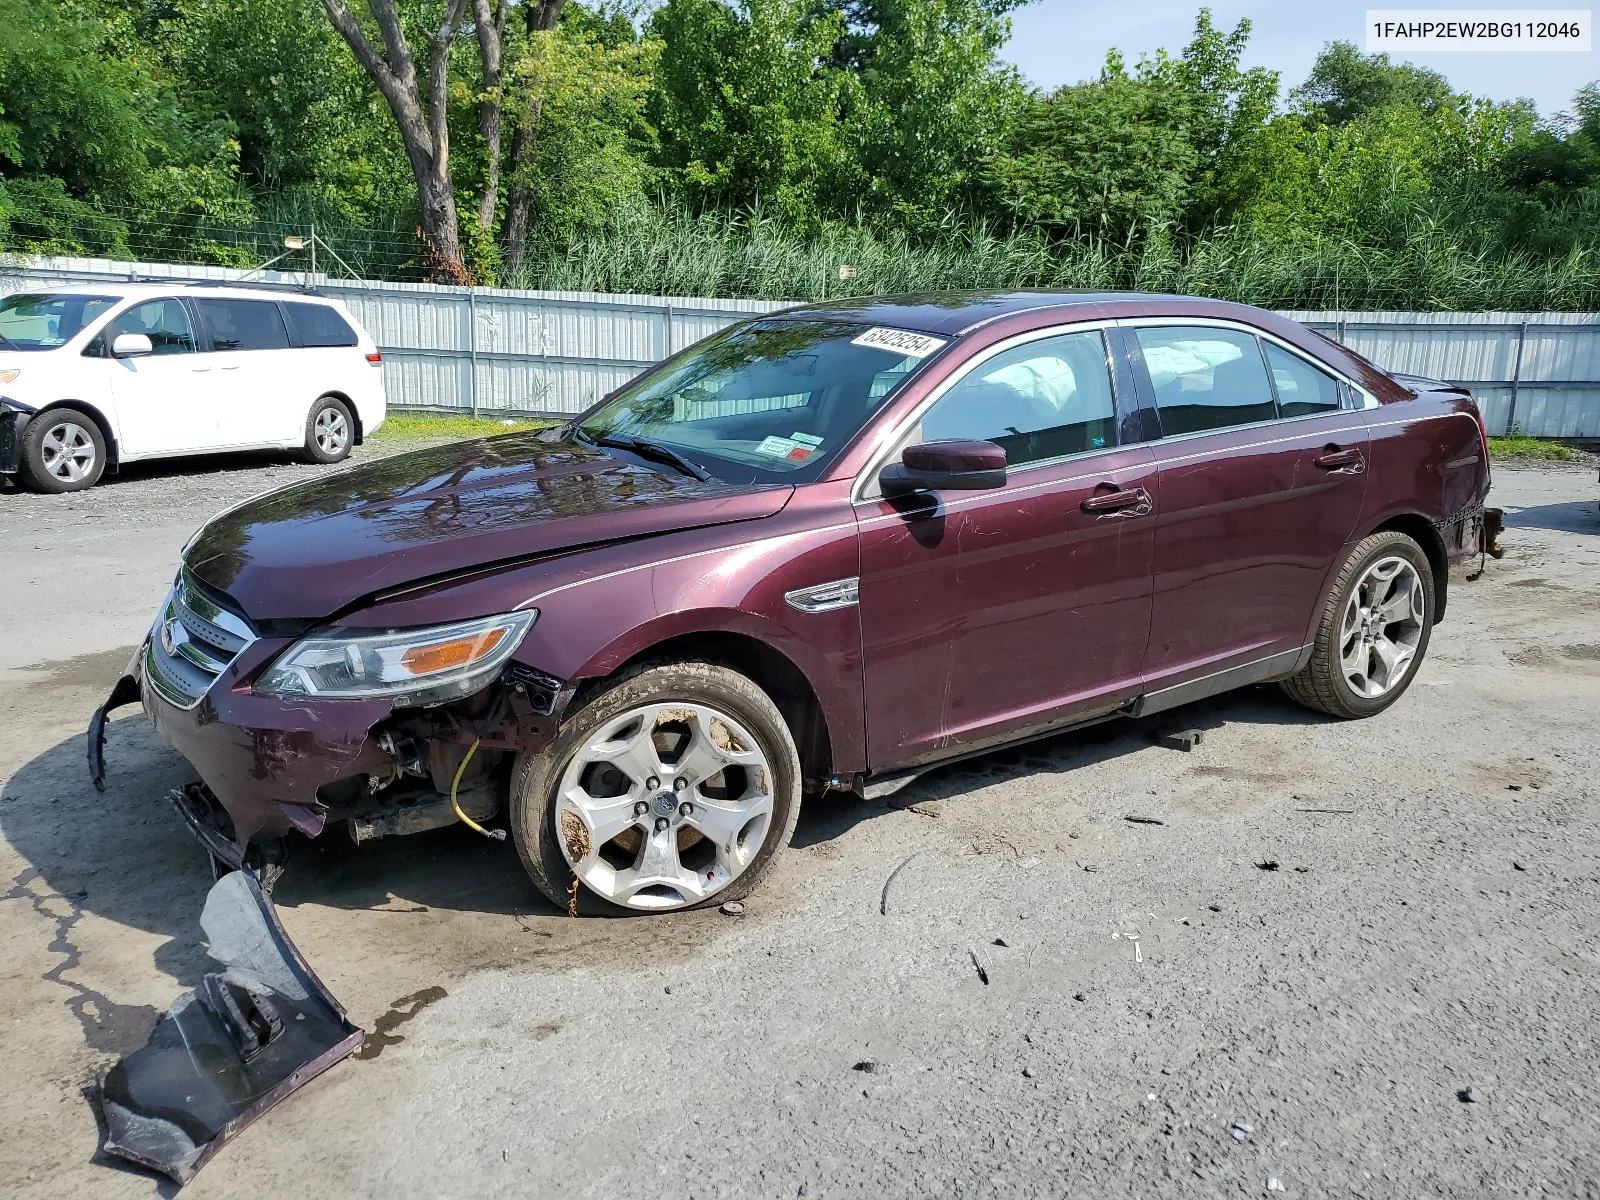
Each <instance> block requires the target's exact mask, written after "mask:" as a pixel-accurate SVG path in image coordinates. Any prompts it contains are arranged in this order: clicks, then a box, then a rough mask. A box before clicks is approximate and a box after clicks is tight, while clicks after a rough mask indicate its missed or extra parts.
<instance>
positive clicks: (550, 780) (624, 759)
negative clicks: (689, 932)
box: [511, 662, 800, 912]
mask: <svg viewBox="0 0 1600 1200" xmlns="http://www.w3.org/2000/svg"><path fill="white" fill-rule="evenodd" d="M799 815H800V758H799V755H798V754H797V752H796V750H795V745H794V739H793V738H792V737H791V736H790V734H789V729H788V726H787V725H785V724H784V720H783V717H782V715H781V714H780V713H779V712H778V709H777V707H776V706H775V705H774V704H773V703H772V701H771V699H769V698H768V696H767V694H766V693H765V692H763V691H762V690H761V689H760V688H759V687H757V686H756V685H755V684H754V683H753V682H751V681H750V680H749V679H747V678H746V677H745V676H743V675H740V674H739V673H738V672H736V671H732V670H729V669H728V668H726V667H719V666H712V665H710V664H709V663H702V662H679V663H666V664H660V665H655V666H646V667H641V668H639V669H637V670H634V671H631V672H629V673H627V674H625V675H623V676H622V677H620V678H618V679H617V680H616V681H615V682H612V683H610V684H609V685H608V686H606V687H605V688H604V690H602V691H600V692H599V693H598V694H596V695H594V696H592V697H591V698H590V699H589V700H588V701H587V702H586V703H584V704H583V705H582V706H581V707H580V708H579V709H578V710H577V711H576V712H574V713H572V714H571V715H570V716H568V717H567V719H566V720H565V721H564V722H563V723H562V727H561V731H560V733H559V734H558V735H557V736H556V739H555V741H554V742H553V743H552V744H551V745H550V747H549V748H548V749H547V750H546V751H544V752H543V753H540V754H523V755H521V756H520V757H519V758H518V760H517V764H516V769H515V771H514V773H513V775H512V780H511V832H512V836H513V837H514V839H515V841H516V844H517V850H518V852H519V853H520V854H521V855H522V862H523V865H524V866H525V867H527V870H528V874H529V875H530V876H531V877H532V878H533V882H534V885H535V886H536V887H537V888H538V889H539V890H540V891H541V892H543V893H544V894H545V895H546V896H547V897H549V899H550V900H551V902H552V903H554V904H557V905H560V906H561V907H563V908H567V907H568V905H569V901H570V900H571V898H572V897H573V896H574V895H575V893H574V892H573V891H572V888H573V881H574V879H576V880H577V881H578V882H580V883H582V885H583V887H584V888H585V889H586V890H587V891H589V892H591V893H593V894H594V895H595V896H597V897H599V898H600V899H601V900H602V901H604V902H606V904H607V905H608V906H615V907H616V908H620V909H625V910H632V911H636V912H669V911H672V910H677V909H689V908H698V907H700V906H702V905H708V904H721V903H724V902H726V901H728V900H739V899H742V898H744V897H745V896H747V895H749V893H750V892H751V891H752V890H753V889H754V888H755V886H756V883H757V882H758V881H759V880H760V878H761V876H762V875H763V874H765V872H766V871H767V869H768V868H769V867H770V866H771V865H772V861H773V858H774V857H775V856H776V855H777V853H778V851H779V849H780V848H782V847H783V846H786V845H788V843H789V839H790V837H791V836H792V835H793V833H794V825H795V821H796V820H797V819H798V817H799Z"/></svg>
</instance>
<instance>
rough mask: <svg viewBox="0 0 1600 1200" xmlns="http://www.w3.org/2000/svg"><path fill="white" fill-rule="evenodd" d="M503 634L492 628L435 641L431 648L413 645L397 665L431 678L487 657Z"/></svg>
mask: <svg viewBox="0 0 1600 1200" xmlns="http://www.w3.org/2000/svg"><path fill="white" fill-rule="evenodd" d="M505 635H506V631H505V630H504V629H491V630H488V631H487V632H485V633H482V634H479V635H478V636H476V637H467V638H455V639H454V640H452V641H448V642H434V643H433V644H432V645H431V646H413V647H412V648H411V649H409V650H407V651H406V652H405V654H403V655H401V657H400V665H401V666H402V667H404V668H405V669H406V670H407V671H409V672H411V674H413V675H432V674H433V673H434V672H435V671H448V670H450V668H452V667H464V666H466V665H467V664H468V663H470V662H476V661H477V660H478V659H480V658H482V657H483V656H484V655H485V654H488V653H489V651H491V650H493V649H494V648H495V647H496V646H498V645H499V644H500V639H501V638H503V637H505Z"/></svg>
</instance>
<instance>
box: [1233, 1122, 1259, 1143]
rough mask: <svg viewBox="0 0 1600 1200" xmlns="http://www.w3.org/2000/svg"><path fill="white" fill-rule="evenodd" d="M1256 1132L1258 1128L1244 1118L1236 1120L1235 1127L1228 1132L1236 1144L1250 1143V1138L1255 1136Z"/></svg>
mask: <svg viewBox="0 0 1600 1200" xmlns="http://www.w3.org/2000/svg"><path fill="white" fill-rule="evenodd" d="M1255 1131H1256V1127H1255V1126H1254V1125H1252V1124H1250V1122H1249V1121H1246V1120H1245V1119H1244V1118H1243V1117H1237V1118H1235V1120H1234V1122H1233V1125H1232V1126H1231V1127H1230V1128H1229V1130H1228V1132H1229V1133H1230V1134H1232V1135H1233V1140H1234V1141H1236V1142H1247V1141H1249V1140H1250V1138H1251V1137H1252V1136H1254V1134H1255Z"/></svg>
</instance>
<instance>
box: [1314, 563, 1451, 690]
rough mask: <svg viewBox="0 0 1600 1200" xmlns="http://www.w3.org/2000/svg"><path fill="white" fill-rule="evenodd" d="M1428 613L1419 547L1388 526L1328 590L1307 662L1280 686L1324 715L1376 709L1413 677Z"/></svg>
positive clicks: (1428, 575) (1426, 569)
mask: <svg viewBox="0 0 1600 1200" xmlns="http://www.w3.org/2000/svg"><path fill="white" fill-rule="evenodd" d="M1433 612H1434V592H1433V567H1432V565H1431V564H1430V563H1429V562H1428V556H1427V555H1426V554H1424V553H1423V552H1422V547H1421V546H1419V545H1417V543H1416V542H1414V541H1413V540H1412V539H1411V538H1409V537H1407V536H1406V535H1405V534H1403V533H1396V532H1393V531H1385V532H1382V533H1375V534H1373V535H1372V536H1371V537H1368V538H1365V539H1363V540H1362V541H1361V542H1359V543H1357V545H1356V547H1355V549H1353V550H1352V551H1351V552H1350V557H1349V558H1347V559H1346V560H1345V564H1344V566H1343V567H1342V568H1340V570H1339V574H1338V575H1337V576H1336V577H1335V579H1334V581H1333V586H1332V588H1330V589H1329V591H1328V596H1327V599H1326V600H1325V601H1324V603H1323V608H1322V619H1321V621H1320V623H1319V624H1318V627H1317V636H1316V644H1315V647H1314V648H1313V650H1312V653H1311V661H1310V662H1309V663H1308V664H1307V665H1306V667H1305V669H1304V670H1302V671H1301V672H1300V673H1299V674H1298V675H1296V676H1294V677H1293V678H1292V679H1286V680H1284V682H1283V690H1284V691H1285V692H1287V693H1288V694H1289V695H1290V696H1292V697H1293V698H1294V699H1295V700H1297V701H1299V702H1300V703H1301V704H1304V705H1305V706H1306V707H1307V708H1314V709H1316V710H1317V711H1318V712H1325V713H1328V714H1329V715H1330V716H1335V717H1346V718H1354V717H1370V716H1373V715H1374V714H1376V713H1380V712H1382V711H1383V710H1384V709H1386V708H1388V707H1389V705H1391V704H1393V703H1394V702H1395V701H1396V700H1398V699H1399V698H1400V695H1401V693H1403V692H1404V691H1405V690H1406V688H1407V687H1409V686H1410V685H1411V681H1412V679H1414V678H1415V677H1416V674H1417V669H1418V667H1419V666H1420V665H1421V663H1422V657H1423V655H1424V654H1426V653H1427V650H1428V638H1429V635H1430V634H1431V633H1432V632H1433Z"/></svg>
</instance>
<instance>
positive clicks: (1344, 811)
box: [1295, 808, 1356, 817]
mask: <svg viewBox="0 0 1600 1200" xmlns="http://www.w3.org/2000/svg"><path fill="white" fill-rule="evenodd" d="M1355 811H1356V810H1355V809H1353V808H1297V809H1295V812H1303V813H1327V814H1329V815H1330V816H1337V817H1348V816H1350V815H1352V814H1353V813H1354V812H1355Z"/></svg>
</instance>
